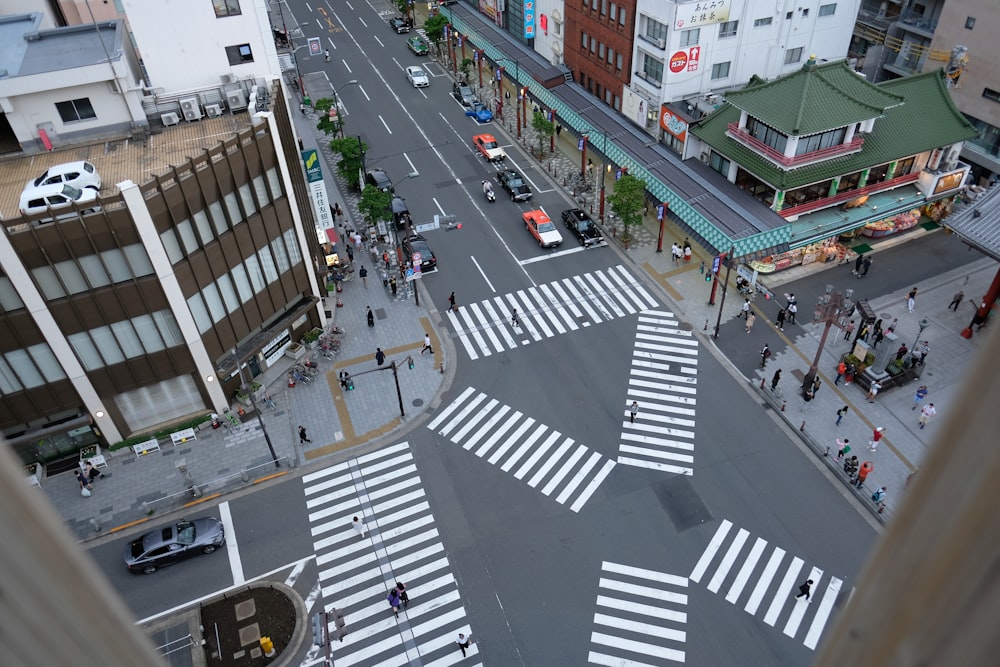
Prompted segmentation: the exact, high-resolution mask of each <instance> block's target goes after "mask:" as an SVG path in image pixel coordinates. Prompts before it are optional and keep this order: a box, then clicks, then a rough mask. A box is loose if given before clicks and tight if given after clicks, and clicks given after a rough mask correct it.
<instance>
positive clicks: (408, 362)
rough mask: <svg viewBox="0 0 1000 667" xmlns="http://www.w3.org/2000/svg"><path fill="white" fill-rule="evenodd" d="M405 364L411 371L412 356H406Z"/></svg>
mask: <svg viewBox="0 0 1000 667" xmlns="http://www.w3.org/2000/svg"><path fill="white" fill-rule="evenodd" d="M406 365H407V366H409V367H410V370H411V371H412V370H413V357H407V358H406Z"/></svg>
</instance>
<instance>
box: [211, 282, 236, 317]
mask: <svg viewBox="0 0 1000 667" xmlns="http://www.w3.org/2000/svg"><path fill="white" fill-rule="evenodd" d="M215 282H216V284H217V285H218V286H219V291H220V292H222V300H223V301H224V302H225V304H226V312H228V313H231V312H233V311H234V310H236V309H237V308H239V307H240V299H239V297H237V296H236V288H235V287H233V279H232V278H230V277H229V274H225V275H222V276H219V279H218V280H217V281H215Z"/></svg>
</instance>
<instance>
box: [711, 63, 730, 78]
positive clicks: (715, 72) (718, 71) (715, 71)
mask: <svg viewBox="0 0 1000 667" xmlns="http://www.w3.org/2000/svg"><path fill="white" fill-rule="evenodd" d="M727 76H729V63H728V62H725V63H715V64H714V65H712V80H713V81H714V80H715V79H725V78H726V77H727Z"/></svg>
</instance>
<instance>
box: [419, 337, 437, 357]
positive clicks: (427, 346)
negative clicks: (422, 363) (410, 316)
mask: <svg viewBox="0 0 1000 667" xmlns="http://www.w3.org/2000/svg"><path fill="white" fill-rule="evenodd" d="M426 351H430V353H431V354H434V348H433V347H431V335H430V334H428V333H425V334H424V346H423V347H422V348H420V354H423V353H424V352H426Z"/></svg>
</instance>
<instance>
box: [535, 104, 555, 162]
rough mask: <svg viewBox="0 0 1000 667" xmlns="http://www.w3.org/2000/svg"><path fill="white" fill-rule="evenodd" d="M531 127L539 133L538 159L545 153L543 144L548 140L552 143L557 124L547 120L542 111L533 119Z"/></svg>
mask: <svg viewBox="0 0 1000 667" xmlns="http://www.w3.org/2000/svg"><path fill="white" fill-rule="evenodd" d="M531 127H533V128H535V132H537V133H538V157H539V158H540V157H542V154H543V153H544V151H545V147H544V146H543V144H542V142H543V141H544V140H546V139H549V140H550V141H551V138H552V136H553V135H554V134H555V133H556V124H555V123H553V122H552V121H550V120H549V119H548V118H546V117H545V114H544V113H542V112H541V111H536V112H535V115H534V118H532V119H531Z"/></svg>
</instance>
